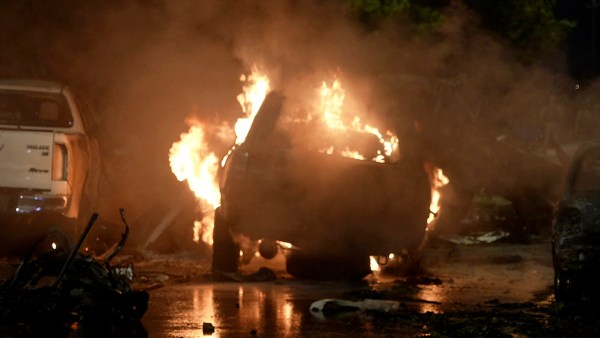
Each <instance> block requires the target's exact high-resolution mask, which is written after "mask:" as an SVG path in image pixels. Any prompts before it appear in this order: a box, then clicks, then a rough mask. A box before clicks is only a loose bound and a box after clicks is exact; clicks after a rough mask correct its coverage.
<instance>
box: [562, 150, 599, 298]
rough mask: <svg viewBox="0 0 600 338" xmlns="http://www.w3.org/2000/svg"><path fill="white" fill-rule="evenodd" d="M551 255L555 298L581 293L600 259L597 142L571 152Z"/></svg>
mask: <svg viewBox="0 0 600 338" xmlns="http://www.w3.org/2000/svg"><path fill="white" fill-rule="evenodd" d="M552 258H553V263H554V272H555V274H554V290H555V295H556V299H557V300H569V299H571V298H573V297H575V296H577V295H579V296H581V295H582V294H581V292H583V291H584V290H585V288H582V286H584V285H583V284H584V282H589V281H590V278H589V276H588V274H589V273H590V272H594V271H595V269H596V268H597V265H598V263H600V142H595V143H589V144H585V145H583V146H581V147H580V148H579V149H578V150H577V152H576V153H575V156H574V158H573V161H572V164H571V168H570V171H569V174H568V176H567V180H566V189H565V192H564V195H563V197H562V199H561V200H560V202H559V205H558V209H557V213H556V216H555V219H554V223H553V235H552Z"/></svg>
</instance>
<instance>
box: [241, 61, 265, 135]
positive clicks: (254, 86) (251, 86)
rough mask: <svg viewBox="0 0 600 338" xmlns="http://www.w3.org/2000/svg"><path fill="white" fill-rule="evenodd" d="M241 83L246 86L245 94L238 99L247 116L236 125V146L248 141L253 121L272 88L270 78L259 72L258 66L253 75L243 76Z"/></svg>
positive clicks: (254, 68) (253, 70)
mask: <svg viewBox="0 0 600 338" xmlns="http://www.w3.org/2000/svg"><path fill="white" fill-rule="evenodd" d="M240 81H242V82H244V83H246V84H245V85H244V87H243V89H244V92H243V93H241V94H240V95H238V97H237V99H238V102H239V103H240V105H241V106H242V111H243V112H244V114H245V115H246V116H245V117H242V118H239V119H238V120H237V122H236V123H235V144H242V143H243V142H244V141H245V140H246V136H247V135H248V131H249V130H250V126H252V121H254V117H255V116H256V113H258V109H259V108H260V106H261V105H262V103H263V101H264V100H265V97H266V96H267V93H268V92H269V87H270V84H269V78H268V77H267V76H266V75H265V74H263V73H261V72H260V71H258V69H257V68H256V66H255V67H253V69H252V74H250V75H248V76H247V77H246V76H245V75H242V76H241V77H240Z"/></svg>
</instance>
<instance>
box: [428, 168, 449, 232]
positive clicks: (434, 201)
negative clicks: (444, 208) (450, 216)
mask: <svg viewBox="0 0 600 338" xmlns="http://www.w3.org/2000/svg"><path fill="white" fill-rule="evenodd" d="M432 175H433V177H432V179H431V204H430V205H429V210H430V213H429V217H428V218H427V224H428V225H429V224H431V222H433V220H434V219H435V217H436V216H437V214H438V212H439V211H440V208H441V206H440V198H441V194H440V191H439V190H440V188H442V187H443V186H445V185H446V184H448V183H449V182H450V180H449V179H448V177H446V176H445V175H444V172H443V171H442V169H440V168H433V169H432Z"/></svg>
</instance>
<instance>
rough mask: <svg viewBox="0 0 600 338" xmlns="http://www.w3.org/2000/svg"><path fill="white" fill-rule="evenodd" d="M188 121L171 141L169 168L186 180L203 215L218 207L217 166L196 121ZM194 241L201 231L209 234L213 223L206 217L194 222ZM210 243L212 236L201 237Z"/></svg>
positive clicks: (219, 196)
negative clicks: (178, 139)
mask: <svg viewBox="0 0 600 338" xmlns="http://www.w3.org/2000/svg"><path fill="white" fill-rule="evenodd" d="M188 123H190V124H191V126H190V129H189V131H188V132H187V133H184V134H181V136H180V137H181V139H180V141H179V142H175V143H173V145H172V146H171V149H170V151H169V163H170V165H171V171H172V172H173V174H175V177H177V179H178V180H179V181H181V182H183V181H187V183H188V186H189V188H190V190H191V191H192V192H193V193H194V195H195V196H196V198H197V199H198V201H199V202H200V206H201V208H202V210H203V214H210V212H205V211H210V210H211V209H215V208H217V207H218V206H219V204H220V200H221V193H220V192H219V187H218V185H217V182H216V180H215V177H216V175H217V168H218V162H219V160H218V158H217V156H216V155H215V154H214V153H213V152H211V151H210V150H209V147H208V144H207V143H206V141H205V131H204V127H203V125H202V124H201V123H200V122H199V121H189V122H188ZM194 225H195V226H194V241H196V242H197V241H199V240H200V236H201V234H206V233H207V232H210V233H212V228H213V222H212V220H210V218H205V219H203V221H202V222H198V221H197V222H195V224H194ZM203 241H204V242H206V243H208V244H212V238H203Z"/></svg>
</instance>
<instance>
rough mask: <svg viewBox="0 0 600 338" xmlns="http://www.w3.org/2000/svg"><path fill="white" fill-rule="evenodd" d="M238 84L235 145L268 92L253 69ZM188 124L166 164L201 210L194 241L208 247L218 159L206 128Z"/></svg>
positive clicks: (218, 198) (215, 202)
mask: <svg viewBox="0 0 600 338" xmlns="http://www.w3.org/2000/svg"><path fill="white" fill-rule="evenodd" d="M240 80H241V81H242V82H244V86H243V93H241V94H240V95H238V97H237V99H238V102H239V103H240V105H241V106H242V111H243V113H244V115H245V116H244V117H242V118H239V119H238V120H237V122H236V124H235V127H234V131H235V136H236V138H235V143H236V144H240V143H242V142H244V140H245V139H246V135H247V134H248V131H249V129H250V126H251V125H252V121H253V120H254V117H255V116H256V113H257V112H258V109H259V108H260V106H261V104H262V102H263V101H264V99H265V96H266V95H267V92H268V91H269V79H268V77H267V76H266V75H265V74H263V73H261V72H259V71H258V70H257V68H256V67H253V70H252V73H251V74H250V75H248V76H245V75H242V76H241V78H240ZM188 124H190V129H189V130H188V132H187V133H184V134H181V139H180V141H179V142H175V143H173V145H172V146H171V150H170V151H169V163H170V165H171V171H172V172H173V174H175V177H177V179H178V180H179V181H184V180H185V181H187V183H188V186H189V188H190V190H191V191H192V192H193V193H194V195H195V196H196V198H197V199H198V201H199V203H200V207H201V209H202V216H203V218H202V220H201V221H196V222H194V241H199V240H200V239H202V241H203V242H205V243H207V244H209V245H212V243H213V239H212V232H213V228H214V215H213V212H212V211H213V210H214V209H216V208H217V207H219V205H220V203H221V202H220V201H221V193H220V191H219V186H218V183H217V179H216V177H217V170H218V166H219V159H218V157H217V156H216V155H215V154H214V152H213V151H211V149H210V147H209V145H208V143H207V142H206V136H207V131H208V130H209V127H208V125H206V124H203V123H201V122H200V121H195V120H194V121H188ZM224 126H225V125H223V126H221V127H220V128H217V129H218V133H223V132H224V130H225V129H229V130H230V129H231V128H223V127H224Z"/></svg>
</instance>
